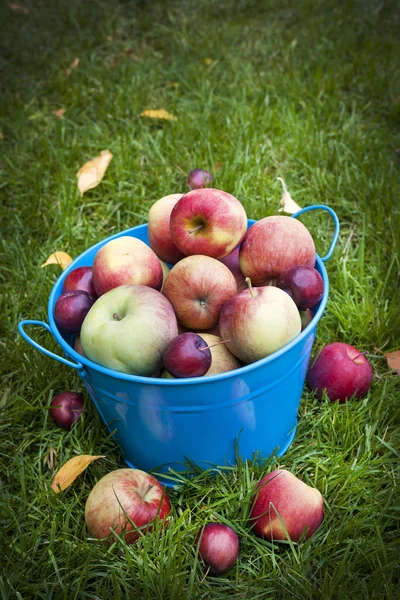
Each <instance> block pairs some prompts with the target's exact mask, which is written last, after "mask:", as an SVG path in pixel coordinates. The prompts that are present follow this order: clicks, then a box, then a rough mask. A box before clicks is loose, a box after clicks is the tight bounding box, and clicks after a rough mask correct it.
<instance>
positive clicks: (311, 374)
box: [307, 342, 374, 404]
mask: <svg viewBox="0 0 400 600" xmlns="http://www.w3.org/2000/svg"><path fill="white" fill-rule="evenodd" d="M373 375H374V374H373V371H372V367H371V365H370V364H369V362H368V359H367V358H366V357H365V356H364V354H363V353H361V352H359V350H357V349H356V348H354V346H350V345H349V344H345V343H343V342H332V343H331V344H327V345H326V346H324V347H323V348H322V349H321V350H320V352H318V353H317V354H316V356H314V357H313V358H312V359H311V361H310V366H309V369H308V371H307V383H308V386H309V388H310V389H311V390H313V391H314V392H315V393H316V395H317V397H318V398H322V396H323V392H324V390H326V394H327V396H328V398H329V400H330V401H331V402H334V401H335V400H339V403H340V404H343V403H344V402H345V401H346V400H348V399H349V398H351V397H352V396H354V397H355V398H362V397H363V396H365V394H366V393H367V392H368V390H369V388H370V386H371V383H372V379H373Z"/></svg>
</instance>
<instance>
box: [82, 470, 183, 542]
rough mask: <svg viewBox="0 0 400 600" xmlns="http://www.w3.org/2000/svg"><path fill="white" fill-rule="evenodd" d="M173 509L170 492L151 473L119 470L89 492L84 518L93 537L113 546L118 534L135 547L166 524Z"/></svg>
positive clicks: (109, 474)
mask: <svg viewBox="0 0 400 600" xmlns="http://www.w3.org/2000/svg"><path fill="white" fill-rule="evenodd" d="M170 510H171V506H170V502H169V499H168V494H167V490H166V488H165V487H164V486H162V485H161V483H160V482H159V481H158V480H157V479H156V478H155V477H153V476H152V475H150V474H149V473H146V472H145V471H141V470H139V469H117V470H115V471H111V473H108V474H107V475H105V476H104V477H102V478H101V479H100V480H99V481H98V482H97V483H96V485H95V486H94V488H93V489H92V491H91V492H90V494H89V496H88V499H87V501H86V506H85V519H86V524H87V527H88V530H89V533H90V535H91V536H92V537H95V538H97V539H99V540H104V541H105V542H106V543H111V542H112V541H113V540H112V534H113V532H114V531H115V533H117V534H118V535H122V536H123V537H124V538H125V542H126V543H127V544H132V543H133V542H135V541H136V540H137V539H138V538H139V537H140V535H141V534H140V532H139V529H141V530H142V533H143V534H146V533H147V532H148V531H151V530H152V529H153V525H154V522H155V521H156V520H159V521H163V520H165V519H166V517H168V515H169V513H170Z"/></svg>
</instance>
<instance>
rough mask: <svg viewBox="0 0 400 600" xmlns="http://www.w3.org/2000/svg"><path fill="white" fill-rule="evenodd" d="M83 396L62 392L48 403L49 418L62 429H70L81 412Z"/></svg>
mask: <svg viewBox="0 0 400 600" xmlns="http://www.w3.org/2000/svg"><path fill="white" fill-rule="evenodd" d="M83 403H84V396H83V394H81V393H77V392H62V393H61V394H57V396H54V398H53V399H52V401H51V403H50V411H49V412H50V416H51V417H52V419H53V420H54V422H55V423H56V424H57V425H58V426H59V427H62V428H63V429H68V430H69V429H71V427H72V425H73V423H75V421H76V420H77V418H78V417H79V415H80V414H81V412H82V410H83Z"/></svg>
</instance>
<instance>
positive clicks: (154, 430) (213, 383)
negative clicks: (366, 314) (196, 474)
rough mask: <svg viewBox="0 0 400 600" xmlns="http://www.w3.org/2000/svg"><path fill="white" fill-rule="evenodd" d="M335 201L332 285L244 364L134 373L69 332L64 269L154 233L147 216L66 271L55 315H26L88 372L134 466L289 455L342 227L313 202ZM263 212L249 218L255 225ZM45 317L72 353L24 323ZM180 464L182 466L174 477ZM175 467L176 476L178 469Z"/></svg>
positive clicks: (206, 464) (164, 471)
mask: <svg viewBox="0 0 400 600" xmlns="http://www.w3.org/2000/svg"><path fill="white" fill-rule="evenodd" d="M317 209H322V210H325V211H328V212H329V213H330V215H331V216H332V217H333V219H334V222H335V232H334V236H333V240H332V243H331V245H330V248H329V251H328V253H327V254H326V256H324V257H323V258H320V257H319V256H317V261H316V268H317V269H318V271H319V272H320V274H321V275H322V277H323V280H324V285H325V289H324V295H323V298H322V299H321V302H320V303H319V305H318V306H317V307H316V309H315V315H314V318H313V320H312V321H311V323H310V324H309V325H308V326H307V327H306V328H305V329H304V331H302V332H301V334H300V335H298V336H297V337H296V338H295V339H294V340H293V341H292V342H290V343H289V344H287V345H286V346H285V347H283V348H282V349H281V350H279V351H278V352H275V353H274V354H273V355H271V356H269V357H267V358H264V359H262V360H259V361H257V362H255V363H252V364H250V365H247V366H244V367H241V368H239V369H236V370H234V371H229V372H227V373H221V374H219V375H214V376H211V377H195V378H191V379H161V378H150V377H139V376H135V375H127V374H124V373H118V372H117V371H112V370H110V369H106V368H104V367H102V366H100V365H98V364H96V363H93V362H92V361H90V360H88V359H87V358H84V357H82V356H81V355H80V354H78V353H77V352H76V351H75V350H74V349H73V348H72V346H71V344H72V343H73V339H72V338H71V336H68V335H64V334H62V333H60V331H59V330H58V328H57V326H56V324H55V322H54V317H53V313H54V305H55V303H56V300H57V298H58V297H59V295H60V294H61V293H62V290H63V285H64V279H65V277H66V276H67V275H68V273H69V272H70V271H71V270H72V269H75V268H77V267H82V266H91V265H92V264H93V260H94V257H95V254H96V252H97V251H98V250H99V248H101V246H103V245H104V244H106V243H107V242H108V241H110V240H111V239H114V238H117V237H120V236H124V235H128V236H133V237H136V238H139V239H140V240H142V241H144V242H146V243H147V244H148V243H149V242H148V237H147V225H140V226H138V227H134V228H132V229H128V230H127V231H124V232H122V233H119V234H116V235H113V236H111V237H109V238H107V239H105V240H103V241H102V242H99V243H98V244H96V245H95V246H92V248H90V249H88V250H86V252H84V253H83V254H81V255H80V256H78V258H76V259H75V260H74V261H73V262H72V263H71V264H70V265H69V266H68V268H66V269H65V270H64V271H63V273H62V274H61V276H60V277H59V278H58V280H57V281H56V283H55V284H54V287H53V289H52V292H51V294H50V298H49V302H48V319H49V324H47V323H45V322H43V321H36V320H24V321H21V322H20V323H19V325H18V330H19V332H20V334H21V335H22V337H23V338H24V339H25V340H27V341H28V342H29V343H30V344H32V346H34V347H35V348H36V349H38V350H40V352H42V353H44V354H46V355H47V356H51V357H52V358H54V359H56V360H58V361H59V362H61V363H63V364H66V365H68V366H70V367H72V368H73V369H75V370H76V371H77V372H78V374H79V375H80V377H81V378H82V380H83V382H84V384H85V386H86V388H87V390H88V392H89V394H90V396H91V398H92V400H93V402H94V404H95V406H96V408H97V410H98V411H99V413H100V415H101V417H102V419H103V421H104V423H105V424H106V426H107V427H108V429H109V431H110V432H111V433H112V435H113V437H114V439H115V441H116V442H117V443H118V444H119V445H120V447H121V449H122V452H123V456H124V460H125V462H126V464H127V465H128V466H130V467H135V468H139V469H142V470H144V471H152V472H153V473H156V474H157V476H158V477H159V479H160V480H161V481H163V482H164V483H166V484H167V485H168V484H171V482H172V481H176V476H177V475H178V476H179V473H185V475H186V474H188V472H189V471H188V465H189V464H192V465H195V466H197V467H200V468H218V467H224V466H231V465H234V464H236V461H237V457H238V455H239V456H240V457H241V458H242V459H243V460H246V459H251V458H253V457H254V456H258V458H259V459H260V460H262V459H263V458H264V459H265V458H268V457H269V456H270V455H271V454H273V453H274V452H276V453H277V454H278V455H283V454H284V453H285V452H286V450H287V449H288V448H289V446H290V444H291V442H292V441H293V439H294V436H295V433H296V424H297V412H298V408H299V404H300V398H301V395H302V391H303V386H304V381H305V376H306V371H307V366H308V362H309V358H310V355H311V348H312V345H313V342H314V339H315V335H316V329H317V325H318V322H319V320H320V318H321V317H322V314H323V312H324V310H325V307H326V303H327V300H328V294H329V280H328V275H327V272H326V269H325V266H324V262H326V261H327V260H328V259H329V258H330V256H331V254H332V252H333V249H334V247H335V244H336V241H337V238H338V235H339V221H338V218H337V216H336V214H335V212H334V211H333V210H332V209H331V208H329V207H327V206H323V205H315V206H309V207H306V208H304V209H302V210H301V211H299V212H298V213H296V214H295V215H293V217H298V216H299V215H301V214H303V213H305V212H307V211H309V210H317ZM253 223H254V221H252V220H249V223H248V224H249V227H250V226H251V225H252V224H253ZM26 325H39V326H41V327H44V328H45V329H47V330H48V331H49V332H50V333H51V334H52V335H53V336H54V338H55V339H56V340H57V342H58V343H59V345H60V346H61V348H62V349H63V351H64V353H65V355H66V357H67V358H64V357H62V356H59V355H56V354H54V353H53V352H50V351H49V350H47V349H46V348H44V347H43V346H41V345H39V344H38V343H37V342H35V341H34V340H33V339H32V338H30V337H29V336H28V334H27V333H26V331H25V330H24V327H25V326H26ZM171 473H173V475H172V477H171ZM168 474H169V475H170V477H169V478H168Z"/></svg>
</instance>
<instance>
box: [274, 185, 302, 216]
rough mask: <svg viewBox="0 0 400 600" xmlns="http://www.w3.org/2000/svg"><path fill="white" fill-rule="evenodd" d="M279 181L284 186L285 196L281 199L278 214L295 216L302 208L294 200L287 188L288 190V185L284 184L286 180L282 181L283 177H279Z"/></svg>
mask: <svg viewBox="0 0 400 600" xmlns="http://www.w3.org/2000/svg"><path fill="white" fill-rule="evenodd" d="M277 179H278V181H280V182H281V184H282V186H283V194H282V197H281V201H280V204H281V208H278V212H285V213H288V214H290V215H293V214H294V213H296V212H297V211H299V210H301V206H299V205H298V204H297V203H296V202H295V201H294V200H293V198H292V196H291V195H290V194H289V192H288V190H287V188H286V184H285V182H284V180H283V179H282V177H277Z"/></svg>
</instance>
